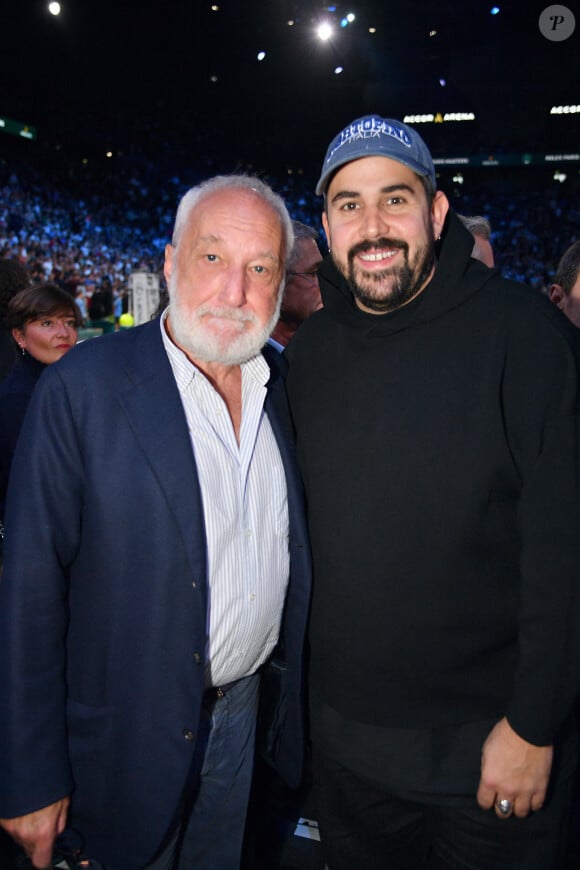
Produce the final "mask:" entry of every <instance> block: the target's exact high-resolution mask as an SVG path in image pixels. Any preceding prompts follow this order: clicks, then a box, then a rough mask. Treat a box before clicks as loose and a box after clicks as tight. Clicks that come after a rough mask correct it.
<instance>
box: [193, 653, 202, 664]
mask: <svg viewBox="0 0 580 870" xmlns="http://www.w3.org/2000/svg"><path fill="white" fill-rule="evenodd" d="M193 660H194V662H195V663H196V665H200V664H201V656H200V654H199V653H198V652H194V654H193Z"/></svg>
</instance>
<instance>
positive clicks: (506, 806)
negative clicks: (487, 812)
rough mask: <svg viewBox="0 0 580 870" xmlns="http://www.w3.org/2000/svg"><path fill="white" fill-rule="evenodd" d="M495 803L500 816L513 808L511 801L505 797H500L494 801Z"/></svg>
mask: <svg viewBox="0 0 580 870" xmlns="http://www.w3.org/2000/svg"><path fill="white" fill-rule="evenodd" d="M495 805H496V807H497V810H498V812H499V813H501V815H502V816H509V814H510V813H511V811H512V808H513V804H512V802H511V801H508V799H507V798H502V799H501V800H500V801H496V802H495Z"/></svg>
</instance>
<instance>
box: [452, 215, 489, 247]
mask: <svg viewBox="0 0 580 870" xmlns="http://www.w3.org/2000/svg"><path fill="white" fill-rule="evenodd" d="M457 217H458V218H459V220H460V221H461V223H462V224H463V226H464V227H465V228H466V229H468V230H469V232H470V233H471V235H472V236H473V235H478V236H481V237H482V238H484V239H486V240H487V241H488V242H489V241H490V240H491V224H490V222H489V221H488V219H487V218H485V217H483V215H480V214H474V215H471V216H468V217H466V216H465V215H463V214H458V215H457Z"/></svg>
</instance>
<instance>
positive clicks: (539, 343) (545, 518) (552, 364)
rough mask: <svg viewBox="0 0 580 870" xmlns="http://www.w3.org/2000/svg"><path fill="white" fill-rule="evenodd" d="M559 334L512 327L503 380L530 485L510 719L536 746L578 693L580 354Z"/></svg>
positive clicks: (511, 432) (522, 512)
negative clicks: (579, 386) (516, 656)
mask: <svg viewBox="0 0 580 870" xmlns="http://www.w3.org/2000/svg"><path fill="white" fill-rule="evenodd" d="M562 326H563V325H562ZM552 327H553V328H551V329H546V324H545V323H543V322H538V318H533V317H530V318H529V319H528V320H527V321H524V322H522V321H520V322H518V323H517V324H514V326H513V328H512V330H511V335H510V340H509V342H508V349H507V356H506V365H505V377H504V383H503V403H504V411H505V425H506V433H507V437H508V440H509V443H510V448H511V450H512V451H513V455H514V458H515V461H516V463H517V465H518V468H519V472H520V475H521V479H522V490H521V497H520V502H519V517H518V518H519V525H520V533H521V542H522V543H521V559H520V567H521V571H520V578H521V579H520V583H521V586H520V612H519V632H518V638H519V657H518V666H517V669H516V673H515V679H514V686H513V692H512V696H511V699H510V701H509V704H508V709H507V718H508V721H509V722H510V724H511V726H512V727H513V728H514V730H515V731H516V732H517V733H518V734H519V735H520V736H521V737H523V738H524V739H525V740H527V741H528V742H530V743H534V744H536V745H546V744H549V743H551V742H552V741H553V739H554V736H555V734H556V733H557V731H558V729H559V728H560V726H561V725H562V724H563V722H564V721H565V719H566V717H567V716H568V714H569V713H570V710H571V708H572V705H573V702H574V699H575V697H576V695H577V693H578V689H579V688H580V475H579V471H580V469H579V467H578V461H579V456H578V453H579V451H578V444H579V442H578V434H579V433H578V368H577V355H576V353H577V348H576V347H575V346H574V342H573V341H571V340H568V338H567V336H566V335H565V334H564V333H565V330H564V329H563V328H562V329H560V324H559V323H558V322H557V320H555V321H554V323H553V324H552ZM538 348H540V349H541V350H540V352H539V353H538V352H537V350H538Z"/></svg>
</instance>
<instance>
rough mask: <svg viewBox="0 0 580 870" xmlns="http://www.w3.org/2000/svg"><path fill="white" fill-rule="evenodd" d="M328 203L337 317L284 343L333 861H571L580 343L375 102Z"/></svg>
mask: <svg viewBox="0 0 580 870" xmlns="http://www.w3.org/2000/svg"><path fill="white" fill-rule="evenodd" d="M317 193H319V194H323V195H324V199H325V202H324V214H323V223H324V228H325V231H326V234H327V237H328V242H329V246H330V248H331V255H330V256H329V257H327V258H326V260H325V261H324V263H323V264H322V266H321V267H320V269H319V276H320V285H321V291H322V298H323V303H324V308H323V309H321V311H319V312H317V313H315V314H314V315H313V316H312V317H311V318H310V319H309V320H308V322H307V323H305V324H304V326H303V327H302V328H301V330H300V332H299V333H298V334H297V335H296V337H295V338H294V340H293V342H292V344H291V345H290V346H289V348H288V350H287V355H288V357H289V361H290V371H289V376H288V380H287V388H288V394H289V398H290V404H291V411H292V415H293V418H294V423H295V427H296V430H297V439H298V456H299V462H300V464H301V468H302V473H303V479H304V483H305V489H306V496H307V504H308V515H309V528H310V534H311V546H312V554H313V571H314V573H313V590H314V592H313V604H312V616H311V624H310V647H311V685H310V706H311V714H312V738H313V746H314V775H315V790H316V793H317V800H318V811H319V821H320V827H321V835H322V840H323V844H324V848H325V850H326V860H327V863H328V865H329V867H331V868H332V870H360V868H361V867H364V868H365V870H386V868H388V870H391V868H397V870H410V868H413V870H420V868H426V867H428V868H438V870H441V868H448V870H460V868H465V870H467V868H470V870H500V868H506V870H507V868H509V870H516V868H521V870H524V868H525V870H532V868H535V870H540V868H541V870H554V868H556V867H559V866H561V865H560V863H559V856H560V848H561V845H562V842H563V839H564V838H563V833H564V828H565V820H566V813H567V808H568V803H569V787H570V781H571V778H570V775H571V773H572V772H573V770H574V761H575V745H574V728H573V724H572V719H571V715H570V712H571V708H572V704H573V699H574V696H575V694H576V692H577V690H578V685H579V682H580V677H579V674H580V651H579V647H580V642H579V636H580V601H579V597H580V576H579V575H580V553H579V549H580V535H579V534H578V529H579V518H580V506H579V492H578V480H579V477H578V466H577V452H578V438H577V431H576V427H575V415H576V414H577V413H578V391H577V359H576V348H575V344H574V339H575V337H574V336H573V334H572V333H573V330H572V329H571V328H570V327H569V325H568V324H567V322H566V321H565V319H564V318H562V317H560V316H559V312H557V311H556V310H555V308H554V306H550V304H549V303H548V301H547V300H546V299H543V298H539V297H538V298H536V296H535V295H534V294H532V293H531V292H530V291H529V290H527V289H526V288H525V287H521V286H519V285H517V284H514V283H511V282H507V281H504V280H502V279H501V278H500V277H499V276H498V275H497V273H495V272H494V271H492V270H489V269H487V268H486V267H485V266H483V265H482V264H481V263H480V262H478V261H477V260H474V259H472V257H471V251H472V248H473V238H472V236H471V235H470V233H469V232H468V231H467V230H466V229H465V228H464V227H463V226H462V224H461V223H460V221H459V220H458V219H457V217H456V215H455V214H454V213H453V211H452V210H451V208H450V207H449V203H448V200H447V198H446V196H445V194H444V193H442V192H441V191H439V190H437V189H436V176H435V169H434V166H433V161H432V159H431V155H430V154H429V151H428V149H427V147H426V145H425V143H424V142H423V141H422V139H421V138H420V137H419V136H418V134H417V133H416V132H415V131H414V130H412V129H411V128H409V127H407V126H406V125H404V124H402V123H400V122H399V121H395V120H390V119H384V118H380V117H378V116H366V117H364V118H360V119H358V120H356V121H354V122H353V123H352V124H350V125H349V126H348V127H346V129H345V130H343V131H342V132H341V133H340V134H339V135H338V136H337V137H336V138H335V139H334V141H333V142H332V143H331V145H330V147H329V149H328V152H327V156H326V159H325V162H324V165H323V170H322V175H321V178H320V181H319V182H318V186H317Z"/></svg>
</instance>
